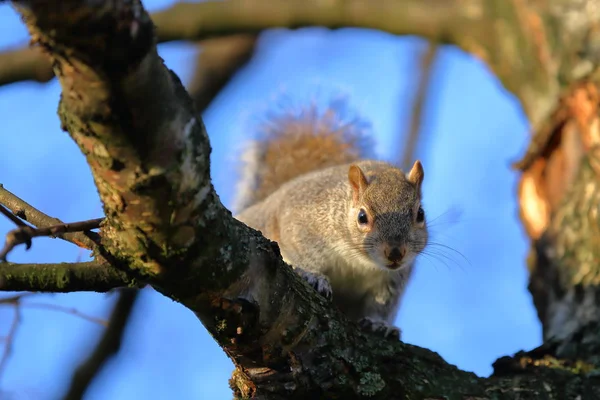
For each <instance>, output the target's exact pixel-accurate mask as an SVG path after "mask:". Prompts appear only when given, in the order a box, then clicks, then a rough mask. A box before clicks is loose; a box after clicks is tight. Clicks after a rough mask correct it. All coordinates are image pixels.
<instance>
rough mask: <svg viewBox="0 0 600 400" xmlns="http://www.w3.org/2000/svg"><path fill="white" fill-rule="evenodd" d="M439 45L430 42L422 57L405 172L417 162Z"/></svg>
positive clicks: (411, 117)
mask: <svg viewBox="0 0 600 400" xmlns="http://www.w3.org/2000/svg"><path fill="white" fill-rule="evenodd" d="M437 51H438V45H437V44H436V43H435V42H431V41H430V42H429V43H428V44H427V48H426V49H425V50H424V51H423V54H422V55H421V62H420V63H419V64H420V69H419V72H420V76H419V81H418V83H417V91H416V93H415V98H414V99H413V109H412V113H411V116H410V125H409V127H408V135H407V139H406V143H405V148H404V152H403V154H402V160H401V164H400V165H401V166H402V168H403V169H404V171H410V167H411V166H412V163H413V162H414V160H415V155H416V153H417V144H418V141H419V133H420V131H421V125H422V120H423V108H424V107H425V102H426V100H427V92H428V90H429V82H430V80H431V78H432V76H433V65H434V62H435V58H436V54H437Z"/></svg>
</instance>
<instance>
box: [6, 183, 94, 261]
mask: <svg viewBox="0 0 600 400" xmlns="http://www.w3.org/2000/svg"><path fill="white" fill-rule="evenodd" d="M0 204H2V205H4V207H6V208H7V209H9V210H10V211H12V213H13V214H14V215H15V216H17V217H19V218H20V219H22V220H23V221H27V222H29V223H30V224H31V225H33V226H54V225H61V224H64V222H62V221H61V220H60V219H58V218H53V217H51V216H49V215H46V214H44V213H43V212H41V211H40V210H38V209H37V208H35V207H33V206H32V205H30V204H29V203H27V202H26V201H25V200H23V199H21V198H19V197H18V196H16V195H14V194H13V193H11V192H9V191H8V190H6V188H4V186H2V184H0ZM13 222H14V221H13ZM56 237H58V238H60V239H63V240H66V241H68V242H71V243H74V244H76V245H77V246H79V247H82V248H84V249H88V250H92V249H94V248H95V247H96V245H97V243H99V242H100V235H98V233H96V232H70V233H59V234H57V235H56Z"/></svg>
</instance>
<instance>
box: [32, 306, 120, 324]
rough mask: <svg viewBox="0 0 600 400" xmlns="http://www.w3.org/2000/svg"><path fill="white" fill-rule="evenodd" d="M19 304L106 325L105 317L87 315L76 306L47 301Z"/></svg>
mask: <svg viewBox="0 0 600 400" xmlns="http://www.w3.org/2000/svg"><path fill="white" fill-rule="evenodd" d="M21 306H22V307H27V308H43V309H46V310H51V311H58V312H62V313H65V314H70V315H73V316H75V317H79V318H81V319H84V320H86V321H90V322H93V323H95V324H98V325H102V326H104V327H107V326H108V321H106V320H105V319H102V318H96V317H93V316H91V315H87V314H85V313H82V312H81V311H79V310H77V309H76V308H69V307H63V306H59V305H57V304H47V303H21Z"/></svg>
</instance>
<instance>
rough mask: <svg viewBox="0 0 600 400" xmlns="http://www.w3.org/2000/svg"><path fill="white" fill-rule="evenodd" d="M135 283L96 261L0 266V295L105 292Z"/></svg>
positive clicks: (122, 273)
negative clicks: (2, 293) (24, 292)
mask: <svg viewBox="0 0 600 400" xmlns="http://www.w3.org/2000/svg"><path fill="white" fill-rule="evenodd" d="M137 285H138V283H136V281H135V280H134V279H132V278H130V277H128V276H127V274H126V273H125V272H123V271H120V270H118V269H116V268H114V267H111V266H110V265H108V264H101V263H98V262H95V261H91V262H83V263H57V264H14V263H1V264H0V291H10V292H20V291H29V292H53V293H66V292H108V291H109V290H112V289H115V288H119V287H127V286H131V287H135V286H137Z"/></svg>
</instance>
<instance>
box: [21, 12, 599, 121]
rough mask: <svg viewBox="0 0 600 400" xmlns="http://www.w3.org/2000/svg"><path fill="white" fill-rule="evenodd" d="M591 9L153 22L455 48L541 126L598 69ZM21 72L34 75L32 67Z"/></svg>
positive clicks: (162, 33) (188, 28)
mask: <svg viewBox="0 0 600 400" xmlns="http://www.w3.org/2000/svg"><path fill="white" fill-rule="evenodd" d="M591 3H592V1H590V0H573V1H570V2H565V1H551V2H536V1H509V2H507V1H506V0H493V1H488V0H466V1H465V0H445V1H439V0H402V1H390V0H377V1H374V0H337V1H320V0H309V1H303V2H290V1H286V0H273V1H264V0H229V1H208V2H201V3H177V4H175V5H174V6H173V7H171V8H169V9H168V10H165V11H161V12H157V13H155V14H153V16H152V18H153V20H154V22H155V23H156V25H157V27H158V28H157V35H158V38H159V40H160V41H170V40H182V39H183V40H186V39H187V40H198V39H202V38H207V37H210V36H214V35H229V34H233V33H241V32H248V33H256V32H260V31H261V30H264V29H268V28H274V27H288V28H298V27H302V26H315V25H318V26H326V27H330V28H340V27H360V28H369V29H379V30H382V31H386V32H389V33H393V34H399V35H420V36H423V37H425V38H429V39H431V40H433V41H436V42H440V43H449V44H455V45H457V46H459V47H461V48H462V49H464V50H465V51H467V52H470V53H472V54H474V55H476V56H478V57H480V58H481V59H482V60H484V61H485V62H486V63H487V64H488V65H489V66H490V67H491V68H492V69H493V71H494V72H495V73H496V74H497V76H498V77H499V78H500V79H501V81H502V82H503V83H504V85H505V86H506V88H507V89H509V90H510V91H511V92H513V93H514V94H516V95H517V97H518V98H519V99H520V100H521V102H522V104H523V106H524V108H525V111H526V113H527V114H528V116H529V117H530V120H531V122H532V124H533V126H534V127H538V126H539V125H540V124H541V122H542V121H543V120H544V119H545V118H546V117H547V116H548V115H549V114H550V112H551V111H552V109H553V108H554V106H555V105H556V98H557V95H558V94H559V92H560V91H561V90H562V88H563V87H562V86H561V85H565V84H568V83H569V82H572V81H574V80H577V79H581V78H582V77H584V76H588V75H589V74H591V73H593V71H595V69H596V68H597V66H598V62H599V61H600V57H597V49H596V46H595V45H594V43H596V42H597V40H596V39H595V38H596V36H598V35H600V33H598V32H597V30H596V29H595V28H594V26H596V24H597V23H598V22H599V20H600V16H599V15H598V13H594V12H590V11H589V10H588V8H589V7H591V6H592V5H590V4H591ZM565 16H566V17H565ZM23 57H25V56H23ZM25 58H26V61H30V60H33V59H37V58H36V57H31V56H26V57H25ZM13 62H14V60H13ZM20 69H21V70H35V68H33V67H32V66H29V65H27V66H23V67H21V68H20ZM43 75H44V74H43ZM44 76H47V75H44Z"/></svg>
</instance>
